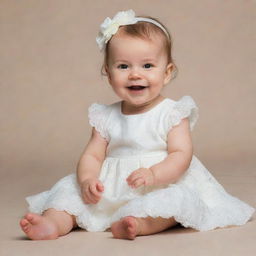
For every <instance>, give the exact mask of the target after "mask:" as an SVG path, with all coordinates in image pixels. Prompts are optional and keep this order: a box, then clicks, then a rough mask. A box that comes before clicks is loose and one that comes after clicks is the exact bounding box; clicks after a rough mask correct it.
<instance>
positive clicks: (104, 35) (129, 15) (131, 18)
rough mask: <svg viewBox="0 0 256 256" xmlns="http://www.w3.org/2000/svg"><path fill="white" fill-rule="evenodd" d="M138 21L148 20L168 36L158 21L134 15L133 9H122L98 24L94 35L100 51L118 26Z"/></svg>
mask: <svg viewBox="0 0 256 256" xmlns="http://www.w3.org/2000/svg"><path fill="white" fill-rule="evenodd" d="M139 21H145V22H149V23H152V24H154V25H156V26H158V27H159V28H160V29H162V30H163V31H164V33H165V34H166V35H167V37H168V38H169V34H168V32H167V31H166V29H165V28H164V27H163V26H162V25H161V24H160V23H159V22H157V21H155V20H153V19H149V18H143V17H135V12H134V11H133V10H128V11H122V12H118V13H117V14H116V15H115V16H114V18H113V19H112V20H111V19H110V18H109V17H107V18H106V19H105V20H104V22H103V23H102V24H101V25H100V32H99V34H98V36H97V37H96V42H97V44H98V46H99V48H100V50H101V51H102V50H103V49H104V48H105V46H106V44H107V42H108V41H109V40H110V39H111V37H112V36H113V35H114V34H115V33H116V32H117V31H118V29H119V27H120V26H124V25H131V24H135V23H137V22H139Z"/></svg>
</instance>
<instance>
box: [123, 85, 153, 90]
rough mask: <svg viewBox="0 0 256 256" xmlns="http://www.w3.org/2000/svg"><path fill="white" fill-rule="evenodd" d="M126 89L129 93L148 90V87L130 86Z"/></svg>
mask: <svg viewBox="0 0 256 256" xmlns="http://www.w3.org/2000/svg"><path fill="white" fill-rule="evenodd" d="M127 88H128V89H129V90H131V91H141V90H144V89H146V88H148V86H142V85H132V86H128V87H127Z"/></svg>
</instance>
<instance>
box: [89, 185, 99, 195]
mask: <svg viewBox="0 0 256 256" xmlns="http://www.w3.org/2000/svg"><path fill="white" fill-rule="evenodd" d="M89 189H90V192H91V193H92V195H94V196H95V197H97V198H98V197H99V196H100V193H99V192H98V190H97V189H96V185H94V184H91V185H90V187H89Z"/></svg>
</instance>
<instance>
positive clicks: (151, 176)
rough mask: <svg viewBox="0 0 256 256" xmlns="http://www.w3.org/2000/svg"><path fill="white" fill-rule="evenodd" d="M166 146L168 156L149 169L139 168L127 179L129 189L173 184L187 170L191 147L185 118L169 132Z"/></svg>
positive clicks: (187, 121) (187, 122)
mask: <svg viewBox="0 0 256 256" xmlns="http://www.w3.org/2000/svg"><path fill="white" fill-rule="evenodd" d="M167 145H168V154H169V155H168V156H167V157H166V158H165V159H164V160H163V161H161V162H159V163H157V164H155V165H153V166H151V167H150V168H140V169H138V170H136V171H134V172H133V173H132V174H131V175H130V176H129V177H128V178H127V182H128V184H129V185H130V186H131V187H134V188H137V187H139V186H141V185H164V184H170V183H175V182H177V181H178V180H179V178H180V177H181V176H182V174H183V173H184V172H185V171H186V170H187V169H188V167H189V165H190V162H191V159H192V155H193V146H192V139H191V133H190V128H189V120H188V119H187V118H184V119H183V120H182V121H181V122H180V124H179V125H177V126H174V127H173V128H172V129H171V130H170V131H169V133H168V141H167Z"/></svg>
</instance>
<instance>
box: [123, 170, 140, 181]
mask: <svg viewBox="0 0 256 256" xmlns="http://www.w3.org/2000/svg"><path fill="white" fill-rule="evenodd" d="M140 177H141V174H140V173H138V172H133V173H131V174H130V176H128V178H127V179H126V180H127V182H128V183H132V182H134V181H135V180H136V179H138V178H140Z"/></svg>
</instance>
